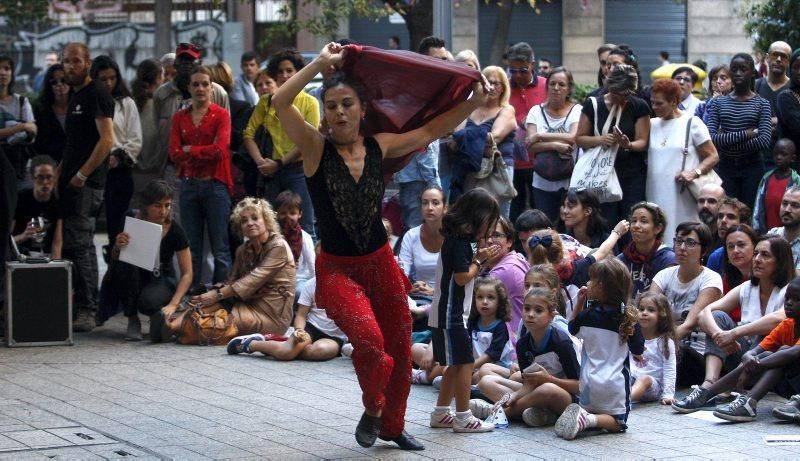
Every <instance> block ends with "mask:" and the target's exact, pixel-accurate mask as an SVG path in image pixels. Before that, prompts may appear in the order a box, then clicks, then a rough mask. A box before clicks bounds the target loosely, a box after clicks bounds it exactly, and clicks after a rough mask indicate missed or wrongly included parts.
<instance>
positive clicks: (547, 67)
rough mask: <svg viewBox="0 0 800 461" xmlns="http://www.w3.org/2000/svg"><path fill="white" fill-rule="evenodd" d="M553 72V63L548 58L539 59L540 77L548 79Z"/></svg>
mask: <svg viewBox="0 0 800 461" xmlns="http://www.w3.org/2000/svg"><path fill="white" fill-rule="evenodd" d="M551 70H553V61H551V60H549V59H547V58H539V75H541V76H542V77H544V78H547V76H548V75H550V71H551Z"/></svg>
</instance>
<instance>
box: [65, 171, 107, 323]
mask: <svg viewBox="0 0 800 461" xmlns="http://www.w3.org/2000/svg"><path fill="white" fill-rule="evenodd" d="M61 200H62V207H63V209H64V210H69V215H68V216H66V217H64V224H63V226H64V232H63V233H64V246H63V251H62V256H63V257H64V259H68V260H70V261H72V264H74V265H75V266H74V267H73V270H72V286H73V288H74V289H75V302H74V305H75V309H73V317H77V315H78V313H79V312H81V311H85V312H87V313H89V314H91V315H92V316H94V313H95V312H96V311H97V296H98V267H97V253H95V248H94V227H95V217H96V216H97V213H98V212H99V211H100V206H101V205H102V203H103V189H95V188H92V187H89V186H84V187H81V188H80V189H76V188H73V187H71V186H68V187H67V188H66V190H64V191H62V193H61Z"/></svg>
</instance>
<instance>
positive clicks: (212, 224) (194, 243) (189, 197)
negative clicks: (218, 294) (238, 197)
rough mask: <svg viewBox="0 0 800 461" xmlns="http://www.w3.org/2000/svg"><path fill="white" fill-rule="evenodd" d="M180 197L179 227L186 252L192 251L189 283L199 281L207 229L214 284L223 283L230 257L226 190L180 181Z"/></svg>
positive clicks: (212, 183)
mask: <svg viewBox="0 0 800 461" xmlns="http://www.w3.org/2000/svg"><path fill="white" fill-rule="evenodd" d="M180 195H181V225H183V228H184V229H185V230H186V236H187V237H189V248H190V249H191V251H192V271H193V279H192V283H193V284H197V283H198V282H199V281H200V280H202V278H201V275H202V274H201V272H202V267H203V265H202V259H203V231H204V230H205V229H208V240H209V242H210V243H211V253H212V254H213V256H214V283H220V282H223V281H225V279H227V278H228V272H229V271H230V270H231V253H230V249H229V247H228V222H229V219H230V215H231V197H230V195H228V188H227V187H225V185H224V184H222V183H221V182H219V181H216V180H213V179H211V180H202V179H194V178H183V179H182V180H181V194H180Z"/></svg>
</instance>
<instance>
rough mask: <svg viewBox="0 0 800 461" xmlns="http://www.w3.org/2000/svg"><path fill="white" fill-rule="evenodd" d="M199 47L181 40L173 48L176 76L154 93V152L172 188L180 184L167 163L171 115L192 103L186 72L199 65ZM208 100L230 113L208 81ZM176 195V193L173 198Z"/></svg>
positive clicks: (220, 90)
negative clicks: (156, 131) (156, 133)
mask: <svg viewBox="0 0 800 461" xmlns="http://www.w3.org/2000/svg"><path fill="white" fill-rule="evenodd" d="M201 58H202V50H201V49H200V47H199V46H197V45H195V44H194V43H180V44H178V48H177V49H176V50H175V72H176V73H175V78H174V79H173V80H172V81H171V82H166V83H164V84H162V85H161V86H160V87H158V89H157V90H156V92H155V93H154V95H153V109H154V112H155V115H156V124H157V125H156V129H157V130H158V136H157V137H156V149H155V152H156V153H155V155H156V156H157V158H160V159H162V163H161V164H162V165H163V164H166V165H167V166H166V169H165V171H164V172H163V174H162V176H163V177H164V179H166V180H167V182H169V183H170V185H171V186H172V187H173V189H174V190H180V183H179V181H178V178H177V176H176V172H175V167H174V166H173V165H172V164H167V158H168V155H167V149H168V148H169V134H170V128H171V126H172V116H173V115H175V113H176V112H178V111H179V110H180V109H183V108H185V107H187V106H188V105H189V103H190V102H191V96H190V95H189V74H190V73H191V71H192V69H193V68H194V67H195V66H198V65H200V64H202V59H201ZM211 86H212V89H211V102H213V103H214V104H216V105H218V106H222V107H224V108H225V109H226V110H227V111H228V112H229V113H230V111H231V107H230V103H229V102H228V93H226V92H225V90H224V89H223V88H222V87H221V86H219V85H218V84H216V83H213V82H212V83H211ZM175 198H177V196H176V197H175ZM177 206H178V204H177V203H175V201H173V205H172V207H173V209H174V210H175V215H176V216H180V214H179V212H178V210H177Z"/></svg>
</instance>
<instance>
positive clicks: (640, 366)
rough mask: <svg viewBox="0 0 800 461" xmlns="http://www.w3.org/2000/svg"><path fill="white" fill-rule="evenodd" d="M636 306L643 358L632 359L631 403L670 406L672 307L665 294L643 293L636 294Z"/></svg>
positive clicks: (672, 389) (672, 384)
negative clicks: (651, 403) (652, 403)
mask: <svg viewBox="0 0 800 461" xmlns="http://www.w3.org/2000/svg"><path fill="white" fill-rule="evenodd" d="M636 309H637V310H638V312H639V316H638V322H639V327H641V329H642V335H643V336H644V339H645V341H644V354H642V356H643V358H644V359H643V360H642V361H640V362H637V361H636V360H631V363H630V367H631V378H632V380H633V386H631V400H632V401H634V402H655V401H659V400H660V401H661V404H662V405H669V404H671V403H672V402H673V401H674V400H675V399H674V397H675V376H676V368H675V367H676V365H675V363H676V361H675V332H674V329H673V323H672V309H670V307H669V301H667V297H666V296H664V295H662V294H660V293H653V292H645V293H642V294H641V296H639V299H638V300H637V306H636Z"/></svg>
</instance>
